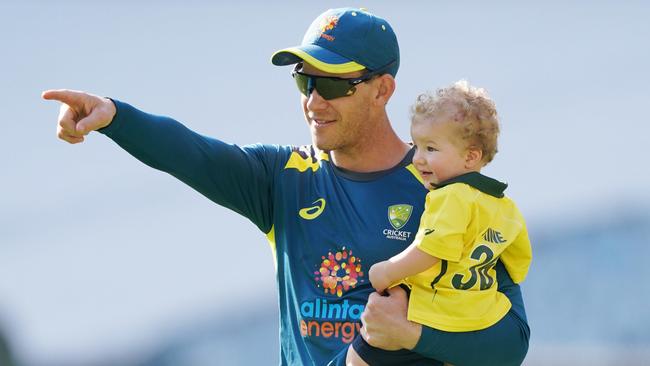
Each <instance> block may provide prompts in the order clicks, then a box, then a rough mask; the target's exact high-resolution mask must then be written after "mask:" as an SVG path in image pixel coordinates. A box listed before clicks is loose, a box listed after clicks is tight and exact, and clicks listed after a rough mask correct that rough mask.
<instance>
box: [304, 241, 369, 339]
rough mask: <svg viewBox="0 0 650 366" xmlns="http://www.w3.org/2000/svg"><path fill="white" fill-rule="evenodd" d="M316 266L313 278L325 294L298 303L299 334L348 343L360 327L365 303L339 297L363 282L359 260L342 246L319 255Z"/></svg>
mask: <svg viewBox="0 0 650 366" xmlns="http://www.w3.org/2000/svg"><path fill="white" fill-rule="evenodd" d="M317 267H318V270H316V271H314V280H315V281H316V284H317V286H318V287H319V288H322V289H323V293H324V295H325V296H324V297H317V298H315V299H313V300H306V301H303V302H302V303H301V304H300V315H301V319H300V334H301V335H302V336H303V337H319V338H335V339H339V340H340V341H341V342H343V343H350V342H352V340H353V339H354V337H355V336H356V335H357V334H359V330H360V329H361V323H360V319H361V313H363V309H364V308H365V305H364V304H363V303H356V302H355V301H352V302H350V300H349V299H343V301H341V297H342V296H343V295H344V294H345V293H346V292H347V291H349V290H350V289H353V288H355V287H356V286H357V285H358V284H360V283H364V282H365V279H364V276H365V274H364V272H363V268H362V265H361V259H359V258H358V257H356V256H354V254H353V253H352V250H350V249H346V248H345V247H342V248H341V249H339V250H336V251H330V252H329V253H327V255H324V256H322V257H321V262H320V263H319V264H317ZM333 296H334V297H333Z"/></svg>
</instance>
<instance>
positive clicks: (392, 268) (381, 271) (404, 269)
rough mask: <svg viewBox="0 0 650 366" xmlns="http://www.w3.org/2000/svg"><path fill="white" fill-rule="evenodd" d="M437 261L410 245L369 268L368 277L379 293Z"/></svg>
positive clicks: (415, 246)
mask: <svg viewBox="0 0 650 366" xmlns="http://www.w3.org/2000/svg"><path fill="white" fill-rule="evenodd" d="M438 261H440V259H438V258H436V257H434V256H432V255H429V254H427V253H425V252H423V251H422V250H420V249H418V247H417V245H415V244H411V245H410V246H409V247H408V248H406V250H404V251H403V252H401V253H399V254H397V255H395V256H394V257H392V258H390V259H389V260H387V261H382V262H379V263H376V264H375V265H373V266H372V267H370V271H369V274H368V276H369V277H370V283H372V287H374V288H375V290H377V292H380V293H381V292H383V291H384V290H385V289H387V288H388V287H390V286H391V285H392V284H395V283H397V282H399V281H400V280H402V279H404V278H406V277H408V276H412V275H414V274H417V273H420V272H424V271H425V270H427V269H429V268H431V267H433V266H434V265H435V264H436V263H438Z"/></svg>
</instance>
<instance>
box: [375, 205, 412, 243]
mask: <svg viewBox="0 0 650 366" xmlns="http://www.w3.org/2000/svg"><path fill="white" fill-rule="evenodd" d="M412 213H413V206H411V205H407V204H399V205H392V206H389V207H388V221H389V222H390V225H391V226H392V227H393V229H384V231H383V232H382V233H383V234H384V235H385V236H386V238H388V239H396V240H402V241H406V240H408V239H409V238H410V237H411V232H410V231H401V230H400V229H401V228H403V227H404V225H406V223H407V222H408V221H409V219H410V218H411V214H412Z"/></svg>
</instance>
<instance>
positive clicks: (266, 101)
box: [0, 0, 650, 361]
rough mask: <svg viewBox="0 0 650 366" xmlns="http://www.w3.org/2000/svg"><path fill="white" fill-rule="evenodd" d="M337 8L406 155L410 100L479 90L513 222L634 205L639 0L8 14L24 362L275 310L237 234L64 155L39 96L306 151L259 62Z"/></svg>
mask: <svg viewBox="0 0 650 366" xmlns="http://www.w3.org/2000/svg"><path fill="white" fill-rule="evenodd" d="M341 6H356V7H366V8H368V9H369V10H370V11H372V12H375V13H377V14H379V15H382V16H384V17H385V18H386V19H387V20H388V21H389V22H390V23H391V24H392V26H393V28H394V29H395V32H396V34H397V37H398V40H399V42H400V50H401V66H400V71H399V73H398V75H397V90H396V94H395V95H394V97H393V98H392V100H391V102H390V104H389V106H388V111H389V115H390V117H391V121H392V123H393V125H394V127H395V129H396V130H397V132H398V134H399V135H400V136H401V137H403V138H404V139H405V140H408V139H409V120H408V116H409V115H408V110H409V106H410V105H411V104H412V103H413V101H414V100H415V98H416V96H417V95H418V94H419V93H421V92H423V91H425V90H434V89H436V88H438V87H443V86H446V85H449V84H451V83H452V82H454V81H456V80H459V79H467V80H469V82H470V83H472V84H474V85H477V86H481V87H484V88H486V89H487V90H488V91H489V93H490V95H491V96H492V97H493V99H494V100H495V102H496V105H497V110H498V111H499V114H500V118H501V128H502V133H501V136H500V140H499V153H498V154H497V156H496V158H495V159H494V161H493V162H492V163H491V164H490V165H489V166H488V167H487V168H486V170H485V173H486V174H488V175H491V176H493V177H495V178H498V179H501V180H504V181H506V182H508V183H509V188H508V190H507V193H508V194H509V196H511V197H512V198H513V199H515V201H516V202H517V203H518V205H519V207H520V209H521V211H522V212H523V213H524V215H525V216H526V217H527V219H528V221H529V223H542V222H547V221H550V220H554V219H555V220H556V219H557V218H558V217H572V218H573V219H574V220H581V221H589V220H590V218H591V217H593V216H594V215H597V214H598V213H601V212H606V211H611V210H615V209H621V208H625V207H650V189H649V188H648V187H650V174H648V173H647V172H646V169H647V165H648V163H647V162H646V160H647V159H646V156H645V154H646V150H647V146H648V143H649V142H650V118H649V117H648V113H646V111H645V108H646V107H647V105H648V102H649V101H650V88H649V85H650V72H649V71H648V69H647V67H648V65H650V47H648V38H649V36H650V22H648V19H650V5H649V4H648V3H647V2H644V1H625V2H620V1H613V0H611V1H569V2H567V1H555V0H552V1H544V2H534V3H532V2H521V1H495V2H489V3H486V2H482V1H462V2H461V1H410V2H408V3H404V2H400V3H398V2H395V1H366V2H360V1H348V2H342V1H330V2H319V3H317V4H316V3H313V2H304V1H285V2H281V3H279V2H265V1H248V2H238V3H231V2H218V1H213V2H208V1H205V2H204V1H198V0H192V1H183V2H181V1H169V0H168V1H156V2H154V1H141V2H127V1H114V2H110V3H106V2H100V1H58V2H56V3H52V2H46V1H30V0H27V1H3V2H2V3H0V52H1V55H2V57H0V70H2V71H0V85H2V86H3V87H2V88H0V110H1V111H2V113H3V117H4V118H3V119H2V121H1V122H0V123H1V124H2V127H3V132H4V133H3V134H2V135H0V142H1V143H0V167H2V169H1V173H0V174H1V179H0V186H1V187H2V190H0V326H3V327H4V331H5V333H6V334H8V335H9V336H10V339H11V341H12V344H13V346H14V348H15V349H16V351H17V352H18V354H19V355H20V356H21V357H22V358H24V359H26V360H30V361H39V360H44V359H48V358H51V357H54V358H66V357H72V358H74V357H76V358H83V357H90V356H89V355H97V354H102V353H110V352H114V351H115V350H122V349H125V348H128V347H134V346H133V344H136V345H137V347H147V346H148V345H151V344H153V343H155V342H156V340H157V339H158V338H157V337H159V336H160V334H162V333H165V332H170V331H171V330H170V329H173V327H174V325H175V324H181V323H183V322H185V321H187V320H188V319H195V318H196V317H199V316H201V314H211V313H215V312H224V313H226V314H227V313H228V312H229V311H233V309H237V308H238V307H240V306H244V305H250V304H253V303H256V302H257V301H259V300H260V299H264V301H268V302H266V303H265V304H270V305H268V306H274V304H275V297H276V292H275V289H274V286H275V284H274V269H273V264H272V259H271V254H270V250H269V248H268V245H267V243H266V242H265V239H264V235H263V234H262V233H261V232H259V231H258V230H257V229H256V228H255V227H254V226H253V225H251V224H250V222H248V221H247V220H246V219H244V218H242V217H239V216H237V215H236V214H233V213H232V212H229V211H228V210H226V209H224V208H221V207H218V206H216V205H214V204H213V203H211V202H210V201H208V200H207V199H205V198H203V197H202V196H200V195H199V194H198V193H196V192H194V191H192V190H191V189H189V188H188V187H185V186H184V185H182V184H180V183H179V182H177V181H175V180H174V179H173V178H172V177H170V176H168V175H166V174H164V173H160V172H157V171H154V170H152V169H150V168H148V167H146V166H144V165H143V164H141V163H139V162H138V161H136V160H135V159H133V158H132V157H130V156H129V155H128V154H126V153H125V152H123V151H121V150H120V149H119V147H117V146H116V145H115V144H114V143H113V142H111V141H110V140H108V139H107V138H105V137H104V136H101V135H99V134H91V135H90V136H89V137H88V138H87V141H86V142H85V143H83V144H80V145H74V146H72V145H68V144H66V143H64V142H62V141H59V140H58V139H57V138H56V117H57V113H58V105H57V104H56V103H54V102H46V101H42V100H41V99H40V93H41V91H43V90H46V89H50V88H69V89H76V90H85V91H88V92H91V93H94V94H97V95H102V96H110V97H112V98H115V99H119V100H122V101H126V102H128V103H130V104H132V105H134V106H136V107H138V108H141V109H143V110H145V111H148V112H151V113H155V114H162V115H168V116H172V117H174V118H176V119H178V120H180V121H182V122H183V123H184V124H186V125H187V126H189V127H190V128H192V129H194V130H196V131H199V132H201V133H204V134H206V135H209V136H214V137H217V138H220V139H222V140H224V141H228V142H232V143H237V144H240V145H244V144H249V143H257V142H262V143H277V144H308V143H309V133H308V130H307V127H306V124H305V122H304V120H303V117H302V112H301V109H300V104H299V98H300V97H299V92H298V91H297V89H296V88H295V85H294V83H293V81H292V80H291V78H290V75H289V73H290V68H288V67H275V66H273V65H271V64H270V61H269V60H270V56H271V54H272V53H273V52H274V51H276V50H278V49H280V48H284V47H288V46H293V45H297V44H298V43H299V42H300V40H301V39H302V35H303V33H304V31H305V30H306V29H307V27H308V26H309V24H310V23H311V21H312V20H313V18H315V17H316V16H317V15H318V14H319V13H321V12H322V11H324V10H326V9H327V8H334V7H341ZM524 288H525V285H524Z"/></svg>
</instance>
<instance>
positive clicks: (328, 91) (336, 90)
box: [291, 62, 393, 100]
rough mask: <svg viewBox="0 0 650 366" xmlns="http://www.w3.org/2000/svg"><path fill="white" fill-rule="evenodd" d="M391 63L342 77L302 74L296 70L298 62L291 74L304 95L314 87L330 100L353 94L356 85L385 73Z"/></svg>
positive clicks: (298, 65) (300, 65)
mask: <svg viewBox="0 0 650 366" xmlns="http://www.w3.org/2000/svg"><path fill="white" fill-rule="evenodd" d="M392 64H393V62H391V63H390V64H389V65H387V66H386V67H382V68H381V69H380V70H377V71H371V72H368V73H367V74H364V75H362V76H360V77H358V78H352V79H344V78H337V77H332V76H316V75H309V74H303V73H302V72H300V71H298V70H300V69H301V68H302V64H301V63H299V64H297V65H296V67H295V68H294V69H293V71H292V72H291V76H293V79H294V80H295V81H296V85H297V86H298V89H299V90H300V92H301V93H302V94H303V95H304V96H306V97H308V96H309V95H310V94H311V92H312V91H313V90H314V89H316V90H317V91H318V94H320V96H321V97H323V98H324V99H326V100H330V99H334V98H340V97H347V96H350V95H352V94H354V92H356V91H357V88H356V86H357V85H359V84H361V83H363V82H366V81H368V80H370V79H372V78H374V77H375V76H377V75H380V74H383V73H385V72H384V70H385V69H387V68H388V67H390V66H391V65H392Z"/></svg>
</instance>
